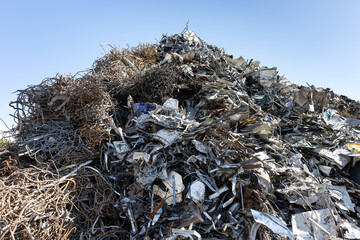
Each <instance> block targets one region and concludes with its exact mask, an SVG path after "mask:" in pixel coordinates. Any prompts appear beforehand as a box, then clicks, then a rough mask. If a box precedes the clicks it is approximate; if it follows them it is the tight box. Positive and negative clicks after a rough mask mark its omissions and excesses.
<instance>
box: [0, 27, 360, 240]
mask: <svg viewBox="0 0 360 240" xmlns="http://www.w3.org/2000/svg"><path fill="white" fill-rule="evenodd" d="M110 47H111V51H110V52H109V53H108V54H106V55H105V56H104V57H103V58H101V59H99V60H97V61H96V62H95V63H94V66H93V68H92V69H91V70H90V71H89V72H86V73H85V74H83V75H82V76H78V77H76V76H57V77H55V78H51V79H46V80H45V81H44V82H42V83H41V84H39V85H35V86H30V87H28V88H27V89H25V90H21V91H19V92H18V99H17V100H16V101H14V102H12V103H11V106H13V107H14V109H15V114H14V118H15V120H16V121H17V124H18V125H17V128H16V129H14V137H15V142H14V143H13V144H11V146H10V147H9V148H8V149H7V150H6V151H2V153H1V155H0V160H1V162H0V166H1V169H0V170H1V171H0V173H1V175H2V177H1V178H0V186H1V190H0V199H1V202H0V238H3V239H66V238H69V239H318V240H319V239H344V238H345V239H359V238H360V228H359V223H360V194H359V193H360V186H359V175H358V174H357V172H358V171H359V166H358V163H356V162H357V160H359V159H360V143H359V141H360V140H359V137H360V120H359V119H360V103H359V102H356V101H353V100H351V99H348V98H347V97H345V96H339V95H337V94H335V93H333V92H332V91H331V90H330V89H320V88H315V87H314V86H307V87H304V86H297V85H295V84H292V83H291V82H289V81H288V80H287V79H286V78H285V77H283V76H279V75H278V72H277V70H276V68H267V67H260V63H259V62H257V61H253V60H250V61H245V60H244V59H243V58H241V57H240V58H239V59H234V58H233V57H232V56H231V55H228V54H226V53H225V51H224V50H223V49H220V48H217V47H214V46H212V45H209V44H207V43H206V42H204V41H203V40H201V39H200V38H198V37H197V36H196V35H195V34H194V33H193V32H191V31H184V32H182V33H181V34H175V35H172V36H163V38H162V39H161V41H160V42H159V43H158V44H156V45H149V44H143V45H139V46H138V47H135V48H130V49H125V50H121V51H120V50H118V49H116V48H114V47H112V46H110Z"/></svg>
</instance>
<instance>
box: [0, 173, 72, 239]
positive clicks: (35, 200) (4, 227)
mask: <svg viewBox="0 0 360 240" xmlns="http://www.w3.org/2000/svg"><path fill="white" fill-rule="evenodd" d="M57 180H58V176H57V175H56V174H54V173H52V172H50V171H49V170H47V169H44V168H36V167H30V168H26V169H19V170H17V171H15V172H14V173H13V174H11V175H9V176H8V177H3V178H1V179H0V189H1V191H0V239H66V238H67V236H68V235H69V234H70V233H71V232H72V231H74V230H75V229H74V228H73V218H72V216H71V211H72V208H73V204H72V199H73V196H72V193H73V192H74V190H75V186H76V183H75V182H74V180H73V179H72V178H68V179H64V180H63V181H62V182H59V183H58V184H53V185H50V186H48V187H46V188H44V186H46V185H47V184H50V183H52V182H54V181H57Z"/></svg>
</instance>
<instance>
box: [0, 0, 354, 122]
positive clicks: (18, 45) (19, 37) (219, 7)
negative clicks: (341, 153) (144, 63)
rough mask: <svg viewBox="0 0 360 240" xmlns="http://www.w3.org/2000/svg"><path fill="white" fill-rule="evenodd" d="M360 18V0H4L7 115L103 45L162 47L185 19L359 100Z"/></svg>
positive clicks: (241, 51)
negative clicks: (20, 98)
mask: <svg viewBox="0 0 360 240" xmlns="http://www.w3.org/2000/svg"><path fill="white" fill-rule="evenodd" d="M359 13H360V1H358V0H354V1H351V0H316V1H315V0H311V1H310V0H301V1H296V0H293V1H290V0H274V1H270V0H263V1H256V0H252V1H240V0H238V1H221V2H220V1H210V0H208V1H194V0H193V1H169V0H168V1H111V0H102V1H91V0H87V1H80V0H79V1H76V0H72V1H67V0H62V1H36V0H33V1H16V0H12V1H10V0H9V1H4V0H0V31H1V37H0V53H1V58H0V80H1V84H2V86H1V88H0V117H1V118H2V119H3V120H4V121H5V122H6V123H8V124H9V125H11V124H12V123H13V122H12V118H11V117H9V116H8V115H9V114H10V113H12V112H13V110H12V109H11V108H10V107H8V103H9V102H10V101H11V100H15V99H16V94H12V93H13V92H14V91H16V90H18V89H24V88H26V87H27V86H28V85H34V84H39V83H40V82H41V81H42V80H43V79H44V78H46V77H52V76H55V75H56V74H57V73H60V74H63V73H73V74H75V73H76V72H78V71H81V70H85V69H87V68H90V67H91V65H92V63H93V62H94V60H96V59H97V58H100V57H101V56H103V54H104V52H103V50H102V48H101V47H100V44H102V43H110V44H113V45H115V46H118V47H120V48H123V47H126V46H127V45H130V46H134V45H137V44H138V43H140V42H151V43H156V42H157V40H160V39H161V36H162V34H174V33H179V32H181V31H182V30H183V28H184V27H185V24H186V22H187V21H188V20H189V22H190V23H189V28H190V30H192V31H194V32H195V33H196V34H197V35H198V36H199V37H201V38H202V39H203V40H205V41H206V42H208V43H210V44H214V45H217V46H218V47H223V48H224V49H225V50H226V51H227V52H228V53H229V54H232V55H234V57H238V56H243V57H244V58H246V59H251V58H253V59H254V60H260V61H261V63H262V65H265V66H268V67H273V66H275V67H278V70H279V73H280V74H281V75H285V76H286V77H287V78H288V79H289V80H290V81H292V82H293V83H296V84H300V85H306V83H309V84H312V85H315V86H318V87H329V88H331V89H332V90H334V91H335V92H336V93H339V94H344V95H347V96H349V97H351V98H353V99H356V100H360V94H359V92H360V78H359V70H360V68H359V66H360V60H359V59H360V58H359V57H360V44H359V43H360V14H359ZM0 125H1V124H0Z"/></svg>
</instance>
